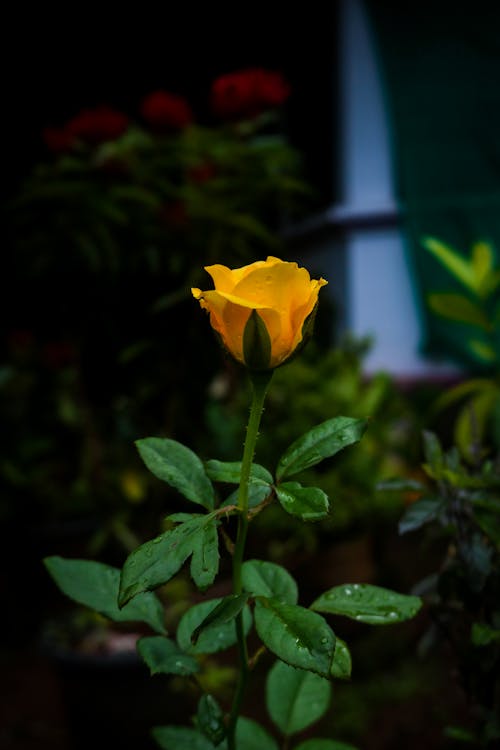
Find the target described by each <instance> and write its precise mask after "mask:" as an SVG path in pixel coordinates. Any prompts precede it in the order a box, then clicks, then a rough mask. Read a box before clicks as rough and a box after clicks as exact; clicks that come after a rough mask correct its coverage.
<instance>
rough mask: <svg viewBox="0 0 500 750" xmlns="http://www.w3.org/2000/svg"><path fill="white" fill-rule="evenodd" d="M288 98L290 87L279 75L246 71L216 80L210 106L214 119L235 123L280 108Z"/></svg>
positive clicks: (258, 70) (268, 72) (257, 70)
mask: <svg viewBox="0 0 500 750" xmlns="http://www.w3.org/2000/svg"><path fill="white" fill-rule="evenodd" d="M289 94H290V86H289V85H288V83H287V82H286V81H285V79H284V78H283V76H282V75H281V73H278V72H275V71H269V70H263V69H262V68H249V69H247V70H241V71H237V72H235V73H229V74H227V75H223V76H220V77H219V78H217V79H216V80H215V81H214V82H213V84H212V90H211V105H212V110H213V112H214V114H216V115H217V116H218V117H220V118H222V119H228V120H238V119H244V118H250V117H255V116H256V115H258V114H260V113H261V112H264V111H265V110H267V109H272V108H274V107H277V106H279V105H281V104H283V102H284V101H285V100H286V99H287V98H288V96H289Z"/></svg>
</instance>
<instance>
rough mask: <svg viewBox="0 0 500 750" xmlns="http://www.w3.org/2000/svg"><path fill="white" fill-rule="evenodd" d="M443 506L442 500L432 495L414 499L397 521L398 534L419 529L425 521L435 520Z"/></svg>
mask: <svg viewBox="0 0 500 750" xmlns="http://www.w3.org/2000/svg"><path fill="white" fill-rule="evenodd" d="M442 508H443V501H442V500H441V499H435V498H432V497H423V498H422V499H421V500H416V501H415V502H414V503H412V504H411V505H410V506H409V507H408V508H407V510H406V511H405V513H404V515H403V517H402V518H401V520H400V521H399V525H398V530H399V533H400V534H406V533H407V532H408V531H415V530H416V529H420V528H421V527H422V526H424V525H425V524H426V523H430V522H431V521H435V520H436V518H438V516H439V514H440V512H441V510H442Z"/></svg>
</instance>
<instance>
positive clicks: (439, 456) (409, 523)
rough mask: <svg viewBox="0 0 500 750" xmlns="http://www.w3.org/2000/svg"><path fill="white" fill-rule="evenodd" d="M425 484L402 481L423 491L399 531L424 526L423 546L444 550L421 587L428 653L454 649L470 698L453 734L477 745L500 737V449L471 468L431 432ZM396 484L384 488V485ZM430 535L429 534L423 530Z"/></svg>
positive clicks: (458, 672)
mask: <svg viewBox="0 0 500 750" xmlns="http://www.w3.org/2000/svg"><path fill="white" fill-rule="evenodd" d="M423 439H424V455H425V463H424V464H423V470H424V472H425V474H426V475H427V481H426V482H423V483H416V482H411V484H408V483H407V482H405V481H404V480H403V481H396V482H395V483H394V484H393V487H394V488H395V489H396V490H400V489H404V488H406V489H407V490H408V489H411V490H412V491H414V492H416V493H417V499H416V500H415V502H414V503H412V504H411V505H410V506H409V508H408V509H407V511H406V512H405V514H404V515H403V517H402V518H401V520H400V523H399V530H400V533H402V534H405V533H408V532H414V531H417V530H420V529H422V530H423V531H422V532H421V533H422V534H423V538H422V545H423V546H427V548H428V546H429V544H431V543H432V546H433V547H434V548H436V547H438V548H439V549H440V551H441V555H440V558H441V559H440V563H439V565H438V568H437V570H436V571H435V572H432V573H431V574H430V575H429V576H427V577H426V578H425V579H424V580H422V581H421V582H420V583H418V584H417V585H416V586H415V587H414V592H415V593H417V592H418V594H419V595H422V596H423V597H424V600H426V602H427V607H428V612H429V616H430V621H431V626H430V628H429V630H428V632H427V633H426V634H425V635H424V636H423V638H422V642H421V653H427V652H429V651H430V652H431V653H432V649H442V648H443V643H446V644H447V645H448V647H451V650H452V659H453V662H454V664H455V665H456V676H457V678H458V681H459V684H460V687H461V689H462V690H463V691H464V693H465V695H466V696H467V700H468V708H469V715H468V716H467V717H465V716H464V721H465V722H467V724H466V725H465V726H464V727H455V726H454V727H450V728H448V729H447V731H446V733H447V735H448V736H449V737H451V738H455V739H462V740H463V741H468V742H469V743H470V744H472V745H473V746H474V747H488V748H489V747H497V744H496V743H498V740H499V739H500V724H499V721H498V717H499V716H500V500H499V490H500V460H499V454H498V453H497V454H495V455H494V456H493V457H490V458H488V459H486V458H478V460H477V461H476V463H475V465H474V466H470V465H467V464H466V463H465V462H464V461H463V460H462V459H461V457H460V452H459V450H458V449H457V447H456V446H453V447H452V448H450V450H448V451H447V452H445V451H444V450H443V447H442V445H441V442H440V440H439V438H438V437H437V436H436V434H435V433H432V432H428V431H425V432H424V433H423ZM389 486H390V483H389V484H386V485H385V490H387V489H388V487H389ZM424 532H427V533H426V534H424Z"/></svg>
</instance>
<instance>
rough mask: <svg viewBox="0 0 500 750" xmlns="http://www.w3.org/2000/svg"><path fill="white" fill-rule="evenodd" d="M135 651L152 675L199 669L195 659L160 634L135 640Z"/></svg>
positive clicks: (187, 672) (181, 672)
mask: <svg viewBox="0 0 500 750" xmlns="http://www.w3.org/2000/svg"><path fill="white" fill-rule="evenodd" d="M137 651H138V652H139V654H140V655H141V656H142V658H143V660H144V662H145V663H146V664H147V666H148V667H149V669H150V671H151V674H152V675H153V674H178V675H188V674H194V673H195V672H199V670H200V667H199V664H198V662H197V661H196V659H194V658H193V657H192V656H190V655H189V654H185V653H184V652H183V651H181V650H180V648H179V647H178V646H177V644H176V643H175V641H172V640H170V638H164V637H162V636H161V635H154V636H151V637H147V638H140V639H139V640H138V641H137Z"/></svg>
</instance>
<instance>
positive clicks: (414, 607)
mask: <svg viewBox="0 0 500 750" xmlns="http://www.w3.org/2000/svg"><path fill="white" fill-rule="evenodd" d="M421 606H422V601H421V599H420V598H419V597H418V596H407V595H405V594H398V593H396V592H395V591H390V590H389V589H384V588H381V587H380V586H372V585H371V584H368V583H346V584H343V585H342V586H335V587H334V588H333V589H330V590H329V591H325V593H324V594H321V596H320V597H318V599H316V601H314V602H313V603H312V604H311V609H313V610H315V611H319V612H327V613H329V614H334V615H344V616H345V617H350V618H351V619H352V620H357V621H358V622H366V623H369V624H370V625H389V624H393V623H396V622H402V621H403V620H409V619H410V618H411V617H414V616H415V615H416V614H417V612H418V611H419V609H420V607H421Z"/></svg>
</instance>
